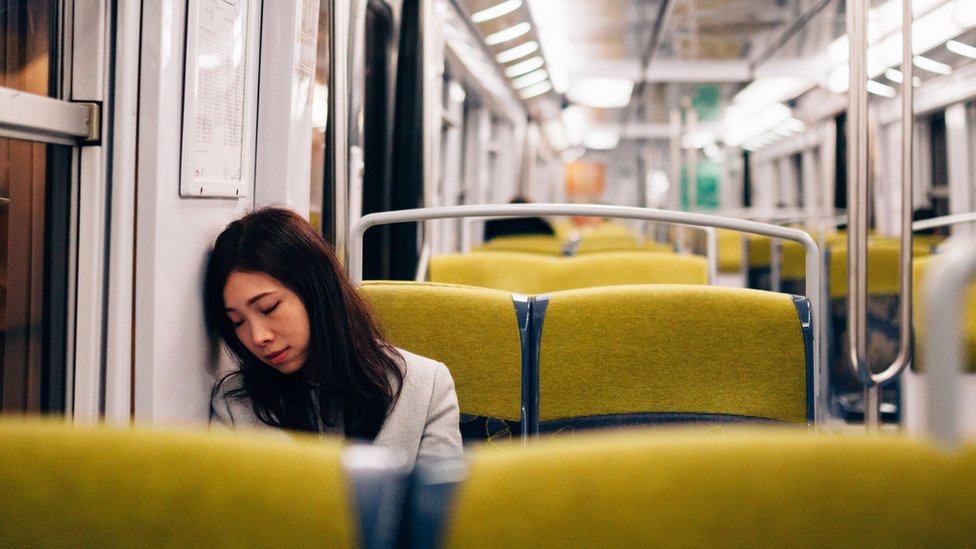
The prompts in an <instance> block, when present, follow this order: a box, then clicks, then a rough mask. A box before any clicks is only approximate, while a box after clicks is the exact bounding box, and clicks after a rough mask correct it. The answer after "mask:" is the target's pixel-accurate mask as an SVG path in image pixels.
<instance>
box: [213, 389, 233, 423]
mask: <svg viewBox="0 0 976 549" xmlns="http://www.w3.org/2000/svg"><path fill="white" fill-rule="evenodd" d="M223 385H224V383H223V380H221V381H219V382H217V383H216V384H215V385H214V388H213V391H212V392H211V394H210V429H211V430H214V431H226V430H233V429H234V414H233V412H231V410H230V404H229V403H228V402H227V395H226V392H225V390H224V387H223Z"/></svg>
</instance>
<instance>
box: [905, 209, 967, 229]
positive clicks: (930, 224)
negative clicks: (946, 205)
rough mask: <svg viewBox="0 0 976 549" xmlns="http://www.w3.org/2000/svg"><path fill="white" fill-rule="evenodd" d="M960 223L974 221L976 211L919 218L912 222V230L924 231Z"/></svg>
mask: <svg viewBox="0 0 976 549" xmlns="http://www.w3.org/2000/svg"><path fill="white" fill-rule="evenodd" d="M960 223H976V212H969V213H961V214H952V215H943V216H940V217H933V218H930V219H920V220H918V221H915V222H914V223H912V231H913V232H914V231H924V230H925V229H936V228H938V227H948V226H950V225H958V224H960Z"/></svg>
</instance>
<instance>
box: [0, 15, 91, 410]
mask: <svg viewBox="0 0 976 549" xmlns="http://www.w3.org/2000/svg"><path fill="white" fill-rule="evenodd" d="M59 4H60V3H59V2H54V1H33V0H32V1H30V2H28V1H27V0H19V1H18V0H0V86H2V87H4V88H10V89H15V90H19V91H22V92H28V94H31V95H33V96H47V97H52V96H57V95H58V94H59V93H60V90H59V79H58V74H59V72H58V70H59V58H58V55H57V54H58V52H59V51H60V50H59V47H58V46H57V44H58V40H59V38H60V34H59V32H58V31H57V29H58V26H57V22H58V20H59V17H58V9H57V6H58V5H59ZM45 101H46V100H45ZM8 135H10V134H8ZM13 135H16V136H18V137H26V138H31V139H33V138H34V137H33V132H32V130H31V128H23V129H22V130H20V131H17V132H14V133H13ZM38 138H39V139H41V140H47V138H43V137H38ZM72 154H73V149H72V148H71V147H69V146H66V145H54V144H45V143H40V142H34V141H27V140H23V139H13V138H9V137H0V411H3V412H63V411H64V408H65V404H64V402H65V376H66V372H65V363H66V361H65V354H66V352H65V349H66V341H67V337H66V333H67V332H66V328H65V318H66V317H67V297H66V296H67V273H68V267H67V265H68V222H67V220H68V211H69V209H70V207H69V198H70V188H71V185H70V181H71V165H72Z"/></svg>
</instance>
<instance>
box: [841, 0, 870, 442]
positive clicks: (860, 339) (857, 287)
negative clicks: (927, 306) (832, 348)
mask: <svg viewBox="0 0 976 549" xmlns="http://www.w3.org/2000/svg"><path fill="white" fill-rule="evenodd" d="M867 11H868V5H867V0H849V1H848V4H847V28H848V36H849V38H850V40H849V42H850V53H849V56H848V59H849V65H850V89H849V95H848V115H847V116H848V135H849V139H848V148H847V151H848V155H847V165H848V182H847V197H848V202H847V205H848V209H847V214H848V219H849V222H848V237H847V249H848V255H847V277H848V307H847V330H848V334H849V338H850V348H849V355H850V360H851V364H852V365H853V367H854V369H855V371H856V372H857V375H858V377H859V378H860V379H861V382H862V383H864V385H865V387H866V388H869V387H870V386H871V385H872V381H871V379H870V365H869V364H865V363H864V360H865V357H866V356H867V330H866V314H867V288H866V286H867V198H868V196H867V179H868V165H867V158H868V147H867V141H868V118H867V66H866V52H867V32H866V31H867V28H866V27H867ZM865 373H866V374H867V375H865ZM868 390H870V389H868ZM869 396H870V395H869V394H868V393H867V392H866V393H865V403H864V404H865V407H867V405H868V402H867V401H868V400H871V399H869ZM871 417H875V419H876V416H875V415H874V414H868V413H865V424H866V425H867V426H868V428H877V426H878V424H877V423H874V424H872V423H870V418H871Z"/></svg>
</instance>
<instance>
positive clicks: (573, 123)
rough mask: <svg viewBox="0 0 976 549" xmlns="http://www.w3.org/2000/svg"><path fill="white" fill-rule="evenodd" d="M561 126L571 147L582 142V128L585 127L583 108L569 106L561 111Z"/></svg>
mask: <svg viewBox="0 0 976 549" xmlns="http://www.w3.org/2000/svg"><path fill="white" fill-rule="evenodd" d="M562 115H563V126H564V127H565V128H566V138H567V139H569V143H570V144H571V145H574V146H575V145H579V144H580V143H582V142H583V128H584V126H586V114H585V113H584V112H583V107H580V106H579V105H570V106H568V107H566V108H565V109H563V113H562Z"/></svg>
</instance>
